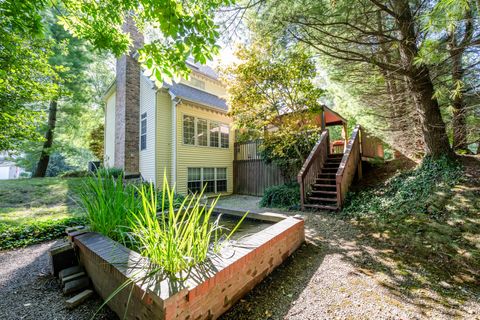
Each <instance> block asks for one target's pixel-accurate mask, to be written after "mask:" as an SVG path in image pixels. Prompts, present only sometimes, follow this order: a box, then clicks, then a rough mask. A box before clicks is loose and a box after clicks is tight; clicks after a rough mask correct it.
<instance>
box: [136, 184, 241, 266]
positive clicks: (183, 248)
mask: <svg viewBox="0 0 480 320" xmlns="http://www.w3.org/2000/svg"><path fill="white" fill-rule="evenodd" d="M138 196H139V199H140V201H141V210H139V211H138V212H136V213H134V214H132V220H131V221H130V225H131V233H130V234H131V237H132V242H133V243H135V245H136V246H137V250H138V251H139V252H140V253H141V254H142V255H143V256H145V257H148V258H149V259H150V260H151V261H152V262H153V263H155V264H156V265H158V266H160V267H161V268H162V269H163V271H164V272H165V273H167V274H170V275H175V274H177V273H178V272H180V271H185V270H187V271H188V270H189V269H191V268H192V267H194V266H196V265H198V264H200V263H202V262H203V261H205V260H206V259H207V257H208V255H209V254H210V253H212V254H215V253H216V252H218V250H219V249H220V248H221V247H222V245H223V244H225V243H227V241H228V240H229V239H230V237H231V236H232V234H233V233H234V232H235V231H236V230H237V228H238V227H239V226H240V224H241V223H242V221H243V219H244V218H245V217H246V215H247V214H245V215H244V216H243V217H242V219H240V221H239V222H238V223H237V225H236V226H235V227H234V228H233V229H232V230H231V231H230V232H229V233H228V234H226V233H225V230H224V228H223V227H222V226H221V225H220V216H217V218H216V219H212V213H213V210H214V207H215V205H216V203H217V201H218V198H217V199H215V200H214V201H213V202H212V204H211V205H210V206H209V207H208V208H207V207H206V206H205V205H203V204H202V203H201V199H202V196H203V190H202V192H201V193H200V194H198V195H190V196H187V197H185V198H184V200H183V202H182V203H181V205H180V207H179V208H178V209H175V208H174V206H173V205H172V204H173V203H174V197H175V192H174V189H170V187H169V186H168V183H167V182H166V179H164V184H163V192H162V197H161V200H160V201H161V206H160V208H161V209H160V212H158V213H157V210H156V208H157V197H156V192H155V190H154V189H153V186H152V185H150V186H142V187H140V188H139V189H138Z"/></svg>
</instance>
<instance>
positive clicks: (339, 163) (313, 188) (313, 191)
mask: <svg viewBox="0 0 480 320" xmlns="http://www.w3.org/2000/svg"><path fill="white" fill-rule="evenodd" d="M333 151H334V149H333V148H331V147H330V143H329V135H328V131H327V130H325V131H323V133H322V135H321V136H320V139H319V140H318V142H317V144H316V145H315V147H314V148H313V150H312V151H311V153H310V155H309V156H308V158H307V160H306V161H305V163H304V164H303V166H302V169H301V170H300V172H299V173H298V176H297V181H298V183H299V184H300V205H301V208H302V210H304V209H305V208H313V209H327V210H338V209H341V208H342V207H343V204H344V202H345V197H346V195H347V192H348V190H349V188H350V186H351V184H352V182H353V181H354V179H355V178H358V179H360V178H361V177H362V158H364V159H365V158H367V159H368V158H376V157H381V158H383V146H382V142H381V140H380V139H378V138H375V137H372V136H370V135H368V134H367V133H365V132H362V130H361V127H360V125H357V126H356V127H355V129H354V130H353V132H352V135H351V137H350V139H349V140H348V142H347V143H346V147H345V152H344V153H334V152H333Z"/></svg>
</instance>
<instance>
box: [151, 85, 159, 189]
mask: <svg viewBox="0 0 480 320" xmlns="http://www.w3.org/2000/svg"><path fill="white" fill-rule="evenodd" d="M152 89H155V87H154V86H153V87H152ZM154 92H155V94H154V96H155V98H154V99H153V103H154V104H153V108H154V109H155V118H154V120H153V123H154V124H155V125H154V126H153V128H154V129H153V145H154V148H153V163H154V165H155V168H154V169H155V174H154V175H153V185H154V186H155V187H157V188H158V185H157V172H158V163H157V151H158V148H157V126H158V123H157V113H158V110H157V109H158V108H157V94H158V91H157V90H155V91H154Z"/></svg>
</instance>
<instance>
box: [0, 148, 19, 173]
mask: <svg viewBox="0 0 480 320" xmlns="http://www.w3.org/2000/svg"><path fill="white" fill-rule="evenodd" d="M22 172H25V170H24V169H23V168H20V167H18V166H17V165H16V163H15V162H13V161H11V160H9V159H8V156H7V154H6V152H0V180H6V179H18V178H19V177H20V174H21V173H22Z"/></svg>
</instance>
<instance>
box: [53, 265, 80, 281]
mask: <svg viewBox="0 0 480 320" xmlns="http://www.w3.org/2000/svg"><path fill="white" fill-rule="evenodd" d="M79 272H83V268H82V267H80V266H73V267H70V268H66V269H63V270H61V271H60V272H59V273H58V278H59V279H60V280H63V278H65V277H68V276H71V275H72V274H75V273H79Z"/></svg>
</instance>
